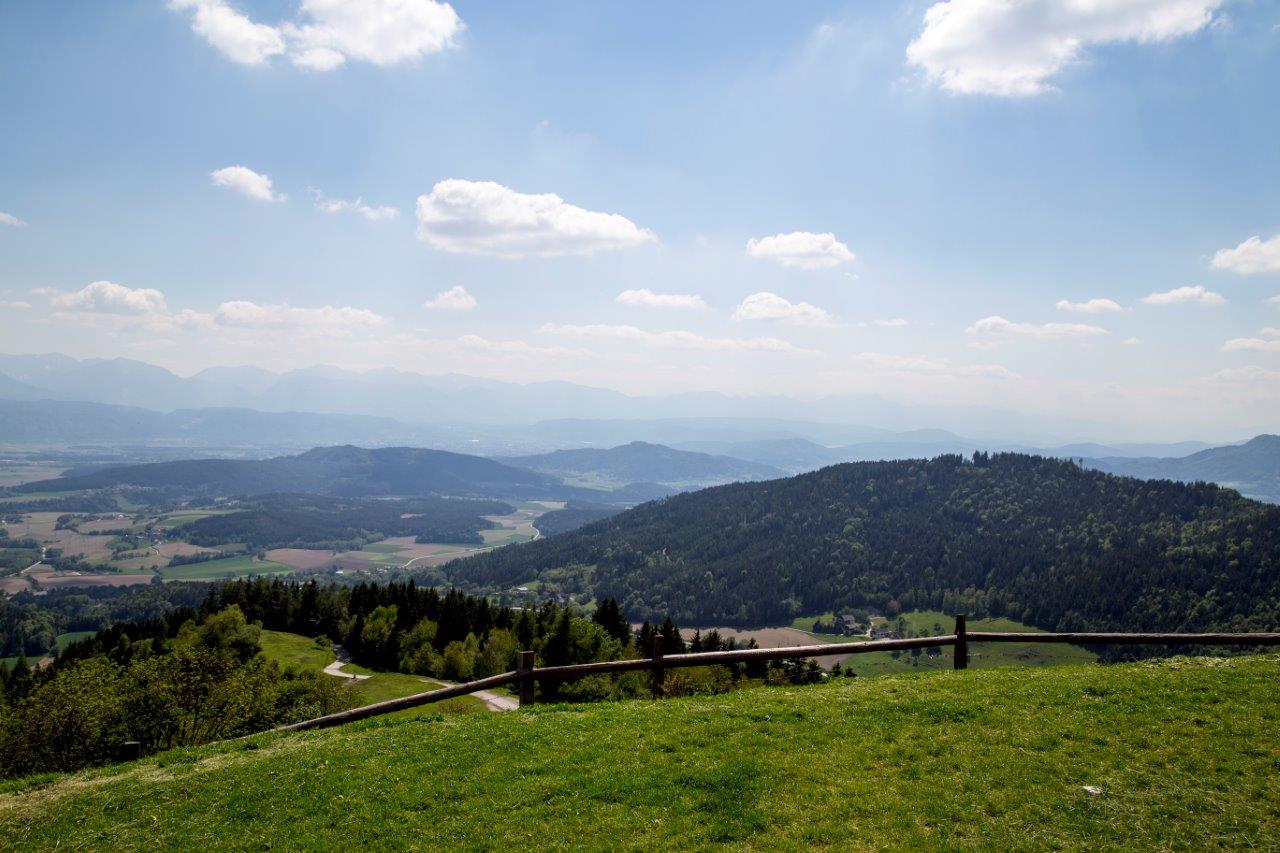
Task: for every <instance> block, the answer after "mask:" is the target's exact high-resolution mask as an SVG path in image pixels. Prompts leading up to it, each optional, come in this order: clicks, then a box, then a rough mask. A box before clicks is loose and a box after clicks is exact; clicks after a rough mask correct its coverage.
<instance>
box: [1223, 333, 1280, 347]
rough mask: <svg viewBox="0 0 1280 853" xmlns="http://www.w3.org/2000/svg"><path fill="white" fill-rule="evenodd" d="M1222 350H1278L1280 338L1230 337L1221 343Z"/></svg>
mask: <svg viewBox="0 0 1280 853" xmlns="http://www.w3.org/2000/svg"><path fill="white" fill-rule="evenodd" d="M1273 331H1274V330H1273ZM1222 351H1223V352H1245V351H1253V352H1280V340H1272V341H1264V340H1263V339H1262V338H1232V339H1231V340H1229V341H1227V342H1226V343H1225V344H1223V345H1222Z"/></svg>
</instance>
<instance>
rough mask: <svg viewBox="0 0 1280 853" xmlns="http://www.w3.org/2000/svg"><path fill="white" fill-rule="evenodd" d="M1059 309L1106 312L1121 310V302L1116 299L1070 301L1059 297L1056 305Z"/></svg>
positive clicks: (1086, 312)
mask: <svg viewBox="0 0 1280 853" xmlns="http://www.w3.org/2000/svg"><path fill="white" fill-rule="evenodd" d="M1054 307H1055V308H1057V309H1058V310H1059V311H1076V312H1078V313H1081V314H1106V313H1108V312H1111V311H1120V310H1122V309H1121V308H1120V303H1118V302H1116V301H1115V300H1114V299H1101V298H1099V299H1088V300H1086V301H1084V302H1070V301H1068V300H1066V299H1059V300H1058V303H1057V304H1056V305H1055V306H1054Z"/></svg>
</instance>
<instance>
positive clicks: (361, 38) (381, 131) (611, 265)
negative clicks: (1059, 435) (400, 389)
mask: <svg viewBox="0 0 1280 853" xmlns="http://www.w3.org/2000/svg"><path fill="white" fill-rule="evenodd" d="M370 21H385V22H387V26H385V27H381V28H380V27H378V26H375V25H371V24H370V23H369V22H370ZM0 78H2V79H4V80H5V85H4V86H2V87H0V110H2V111H3V115H4V116H5V117H6V125H7V127H8V132H6V133H4V134H0V164H3V165H2V166H0V212H3V214H5V215H6V216H0V349H3V350H4V351H7V352H43V351H55V350H56V351H63V352H67V353H69V354H71V355H76V356H80V357H113V356H127V357H132V358H139V359H143V360H146V361H151V362H154V363H158V364H162V365H165V366H167V367H170V368H171V369H174V370H176V371H177V372H179V373H184V374H185V373H191V372H194V371H196V370H199V369H201V368H203V367H207V366H211V365H215V364H258V365H261V366H264V367H267V368H271V369H288V368H291V367H298V366H304V365H309V364H313V363H328V364H337V365H340V366H344V367H349V368H354V369H368V368H374V367H381V366H393V367H396V368H399V369H405V370H417V371H421V372H424V373H440V372H462V373H469V374H474V375H482V376H490V377H495V378H501V379H512V380H517V381H531V380H539V379H566V380H572V381H578V382H584V383H588V384H593V385H599V386H605V387H611V388H617V389H620V390H623V391H627V392H633V393H662V392H680V391H689V390H718V391H724V392H728V393H734V394H752V393H779V392H781V393H788V394H792V395H794V396H799V397H816V396H819V395H822V394H830V393H846V392H848V393H854V392H866V391H872V392H876V393H881V394H885V395H887V396H890V397H894V398H896V399H901V400H904V401H907V402H919V401H924V402H929V403H939V402H945V403H957V404H959V403H965V404H968V403H982V404H991V405H998V406H1001V407H1004V408H1013V409H1017V410H1021V411H1029V412H1036V413H1039V414H1049V415H1052V414H1054V413H1063V414H1071V415H1073V416H1077V417H1078V416H1079V415H1080V413H1081V412H1087V413H1089V415H1090V417H1089V418H1088V420H1091V421H1096V422H1101V423H1106V424H1108V425H1110V428H1111V431H1112V433H1113V435H1115V436H1126V435H1143V436H1152V437H1154V436H1157V435H1158V436H1165V437H1170V438H1180V437H1187V436H1192V435H1195V436H1201V437H1221V438H1231V437H1240V436H1242V435H1244V434H1245V433H1246V432H1249V431H1251V430H1254V429H1258V428H1271V429H1275V428H1277V427H1280V331H1277V329H1280V300H1277V299H1275V297H1280V148H1278V146H1277V141H1276V140H1277V139H1280V97H1278V96H1277V91H1276V86H1275V82H1276V80H1280V4H1277V3H1272V2H1251V0H1114V2H1110V3H1106V2H1099V3H1087V4H1086V3H1083V2H1080V0H1012V1H1011V2H996V0H951V2H950V3H937V4H933V3H929V2H918V3H913V2H908V3H888V2H860V3H844V4H842V3H809V4H793V5H791V6H784V7H779V6H778V5H777V4H763V3H760V4H754V3H725V4H714V3H697V4H690V3H648V4H635V5H631V4H596V3H550V4H543V3H509V4H508V3H483V4H478V3H477V4H471V3H465V2H458V3H455V4H454V5H453V6H444V5H443V4H438V3H432V2H430V0H347V2H346V3H338V2H336V0H272V2H265V0H175V2H166V0H121V2H114V3H110V4H104V3H95V2H70V0H67V2H61V3H57V4H49V3H8V4H3V5H2V6H0ZM235 167H240V168H235ZM228 170H229V171H228ZM264 179H269V181H270V188H269V189H267V185H266V184H265V183H264ZM547 194H554V195H555V196H558V197H559V199H560V200H561V201H557V200H555V199H548V198H545V196H546V195H547ZM531 196H534V198H531ZM537 196H544V197H542V198H537ZM357 200H358V201H357ZM326 205H327V207H326ZM386 208H394V209H395V211H396V213H395V215H394V216H393V215H391V214H390V213H389V212H388V211H387V210H385V209H386ZM1254 237H1257V238H1258V239H1257V240H1256V241H1253V242H1248V241H1250V239H1251V238H1254ZM751 241H754V242H751ZM749 247H754V248H749ZM1219 253H1221V254H1219ZM1215 259H1216V260H1215ZM459 288H460V290H459ZM627 291H631V292H633V293H632V294H631V295H630V296H629V297H626V298H624V299H623V301H619V295H620V294H622V293H624V292H627ZM635 292H638V293H635ZM440 294H449V295H448V296H446V297H445V298H443V299H439V298H438V297H439V296H440ZM646 294H651V295H646ZM1159 294H1166V295H1164V296H1159ZM1153 295H1155V296H1154V297H1153ZM663 296H667V297H683V298H681V299H671V298H668V299H662V298H660V297H663ZM1144 299H1145V300H1147V301H1144ZM1089 300H1107V301H1108V302H1093V303H1092V304H1089V305H1088V307H1089V308H1091V309H1092V310H1080V309H1081V308H1082V304H1085V303H1089ZM1268 300H1271V301H1268ZM1063 302H1065V303H1073V304H1075V307H1074V308H1072V307H1069V306H1064V307H1058V305H1059V303H1063ZM424 303H431V305H424ZM690 306H692V307H690Z"/></svg>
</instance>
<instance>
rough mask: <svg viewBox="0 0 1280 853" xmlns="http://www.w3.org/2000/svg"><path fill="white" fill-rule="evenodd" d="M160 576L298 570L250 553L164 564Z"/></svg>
mask: <svg viewBox="0 0 1280 853" xmlns="http://www.w3.org/2000/svg"><path fill="white" fill-rule="evenodd" d="M159 571H160V576H161V577H162V578H164V579H165V580H167V581H178V580H182V581H200V580H218V579H220V578H225V577H228V576H231V577H237V578H241V577H248V576H249V575H287V574H292V573H293V572H295V571H297V570H296V569H294V568H293V566H286V565H285V564H284V563H273V562H272V561H270V560H258V559H255V558H254V557H251V556H248V555H242V556H239V557H226V558H224V559H221V560H207V561H205V562H203V563H191V564H189V565H186V566H162V567H161V568H160V570H159Z"/></svg>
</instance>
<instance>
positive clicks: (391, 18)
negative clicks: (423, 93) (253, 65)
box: [284, 0, 463, 71]
mask: <svg viewBox="0 0 1280 853" xmlns="http://www.w3.org/2000/svg"><path fill="white" fill-rule="evenodd" d="M300 11H301V13H302V15H303V16H304V19H305V22H303V23H300V24H293V23H287V24H285V25H284V33H285V35H286V36H287V37H288V39H289V55H290V58H291V59H292V60H293V62H294V63H295V64H296V65H301V66H303V67H306V68H313V69H317V70H320V71H326V70H328V69H330V68H335V67H337V66H339V65H341V64H342V63H343V62H344V61H345V60H347V59H357V60H363V61H364V62H370V63H372V64H374V65H394V64H396V63H398V62H406V61H409V60H413V59H417V58H418V57H420V56H422V55H424V54H428V53H439V52H440V51H442V50H444V49H445V48H447V47H451V46H452V45H453V43H454V42H453V39H454V36H456V35H457V34H458V33H459V32H461V31H462V28H463V24H462V19H461V18H459V17H458V13H457V12H455V11H454V10H453V7H452V6H450V5H449V4H448V3H437V2H434V0H302V5H301V9H300Z"/></svg>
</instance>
